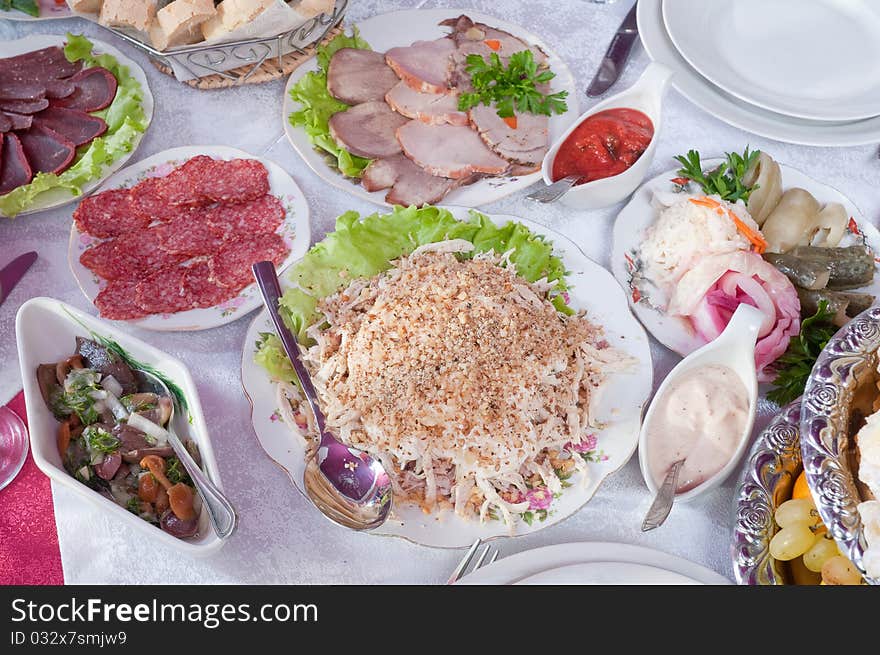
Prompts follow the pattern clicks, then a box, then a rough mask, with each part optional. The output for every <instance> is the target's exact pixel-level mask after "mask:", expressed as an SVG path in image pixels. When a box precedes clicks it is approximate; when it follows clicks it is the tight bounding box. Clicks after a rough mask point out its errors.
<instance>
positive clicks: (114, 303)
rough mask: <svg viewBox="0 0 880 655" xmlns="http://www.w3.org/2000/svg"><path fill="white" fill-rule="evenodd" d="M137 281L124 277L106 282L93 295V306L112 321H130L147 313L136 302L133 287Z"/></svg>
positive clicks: (134, 287)
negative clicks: (96, 293) (95, 294)
mask: <svg viewBox="0 0 880 655" xmlns="http://www.w3.org/2000/svg"><path fill="white" fill-rule="evenodd" d="M137 284H138V281H137V280H136V279H131V278H125V279H120V280H113V281H112V282H108V283H107V286H105V287H104V288H103V289H101V291H100V293H98V295H97V296H96V297H95V307H97V308H98V311H99V312H100V313H101V316H103V317H104V318H109V319H111V320H114V321H130V320H133V319H136V318H143V317H144V316H146V315H147V312H145V311H144V310H143V309H142V308H141V307H140V306H139V305H138V304H137V302H136V299H135V289H136V287H137Z"/></svg>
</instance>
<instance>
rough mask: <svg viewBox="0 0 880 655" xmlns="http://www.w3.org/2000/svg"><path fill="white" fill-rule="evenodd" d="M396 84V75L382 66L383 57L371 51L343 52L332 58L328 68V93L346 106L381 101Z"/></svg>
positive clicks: (345, 49) (347, 49)
mask: <svg viewBox="0 0 880 655" xmlns="http://www.w3.org/2000/svg"><path fill="white" fill-rule="evenodd" d="M397 82H398V78H397V74H396V73H395V72H394V71H393V70H391V68H389V67H388V64H386V63H385V55H384V54H382V53H381V52H374V51H373V50H360V49H358V48H342V49H340V50H337V51H336V53H335V54H334V55H333V57H331V59H330V65H329V66H328V68H327V91H329V92H330V95H331V96H333V97H334V98H336V99H337V100H339V101H340V102H344V103H345V104H347V105H359V104H360V103H362V102H370V101H372V100H382V99H383V98H384V97H385V94H386V93H387V92H388V91H389V90H390V89H391V87H393V86H394V85H395V84H397Z"/></svg>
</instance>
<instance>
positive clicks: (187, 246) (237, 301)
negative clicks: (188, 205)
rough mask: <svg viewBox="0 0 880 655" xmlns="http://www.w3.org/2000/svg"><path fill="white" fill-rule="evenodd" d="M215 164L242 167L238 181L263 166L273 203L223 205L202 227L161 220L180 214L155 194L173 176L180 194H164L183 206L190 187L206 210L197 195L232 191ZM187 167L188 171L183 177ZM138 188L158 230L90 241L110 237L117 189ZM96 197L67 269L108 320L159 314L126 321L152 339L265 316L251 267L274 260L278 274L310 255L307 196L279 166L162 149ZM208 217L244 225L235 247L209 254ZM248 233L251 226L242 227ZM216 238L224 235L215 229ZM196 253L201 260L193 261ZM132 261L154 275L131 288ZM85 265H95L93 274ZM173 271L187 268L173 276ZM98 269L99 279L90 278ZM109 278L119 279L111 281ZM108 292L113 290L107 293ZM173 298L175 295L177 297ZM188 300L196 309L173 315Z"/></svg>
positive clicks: (235, 154)
mask: <svg viewBox="0 0 880 655" xmlns="http://www.w3.org/2000/svg"><path fill="white" fill-rule="evenodd" d="M211 160H218V161H220V160H223V161H230V160H237V161H236V162H234V164H235V166H234V167H235V168H236V169H237V170H238V174H239V175H240V176H241V175H244V176H248V175H251V174H252V171H254V170H260V169H261V168H262V167H260V166H259V165H255V164H256V162H259V164H262V165H263V166H265V168H266V170H267V171H268V174H269V175H268V194H267V195H263V196H262V197H260V198H256V199H252V200H247V201H246V202H242V203H240V204H229V203H227V204H223V202H220V204H217V205H211V204H208V205H205V206H203V207H202V208H201V209H198V210H194V214H193V215H192V216H196V215H197V216H198V219H196V218H190V217H189V216H187V218H186V220H179V219H177V218H174V217H171V216H170V215H163V210H167V211H169V212H170V213H172V214H173V213H174V211H178V210H179V209H180V207H181V205H175V206H172V205H169V204H167V203H166V204H163V202H162V200H161V199H160V198H159V197H158V195H154V194H151V193H148V192H149V191H150V189H149V187H150V186H151V185H154V184H158V181H159V180H160V179H161V178H165V177H166V176H168V175H169V174H171V173H172V171H173V172H174V176H173V177H171V178H168V180H169V181H173V182H174V186H173V188H171V187H169V186H168V185H166V187H165V189H166V191H165V195H166V197H168V196H170V195H171V192H172V191H173V192H174V193H177V192H178V191H180V194H181V195H180V197H179V198H176V199H175V200H176V201H179V202H183V201H186V198H185V197H183V195H182V194H183V193H184V191H185V190H186V188H187V185H188V184H192V187H191V193H192V194H193V197H194V198H196V197H198V198H202V200H200V202H202V203H203V205H204V203H205V202H207V201H205V200H204V198H203V196H202V195H200V194H202V193H209V194H217V195H218V197H222V194H223V193H224V191H225V188H224V184H223V179H222V176H217V175H210V173H211V170H210V166H211ZM250 161H253V162H254V163H253V164H252V163H249V162H250ZM188 162H189V163H188ZM184 163H188V165H187V167H186V168H185V169H181V168H180V167H181V166H182V165H183V164H184ZM206 166H207V168H206ZM181 171H183V172H181ZM238 179H239V180H240V179H241V178H240V177H239V178H238ZM152 180H156V182H152ZM264 180H265V177H264ZM200 181H201V183H200ZM138 184H141V186H140V187H138V188H139V189H143V190H145V191H146V192H147V193H145V194H144V195H143V197H141V198H140V200H141V201H142V202H144V203H147V202H149V203H150V204H148V205H147V204H145V205H144V206H145V207H146V211H147V212H148V213H149V215H150V216H153V217H157V219H156V222H153V223H152V224H151V225H152V227H149V228H148V227H147V223H149V221H148V222H146V223H144V224H143V225H139V224H137V223H135V224H134V225H132V224H129V225H127V226H126V227H125V229H126V230H128V231H126V232H125V233H123V234H121V235H117V236H115V238H114V239H113V242H112V243H111V242H110V241H109V240H105V239H102V238H99V237H98V236H93V234H95V233H97V234H100V235H102V236H107V237H110V238H113V230H114V222H113V221H112V220H106V219H105V218H104V217H103V215H102V211H106V212H107V214H108V215H109V214H112V213H113V211H114V210H115V207H114V205H115V203H117V202H118V201H119V198H117V195H118V194H119V193H121V192H118V190H120V189H131V188H132V187H134V186H135V185H138ZM227 186H228V185H227ZM240 188H241V187H240V186H239V185H238V184H236V185H235V190H236V191H239V190H240ZM169 189H170V190H169ZM199 190H201V191H199ZM104 192H111V193H107V194H104ZM256 192H259V193H264V194H265V193H266V190H265V188H262V189H261V188H260V187H259V186H258V185H257V186H256ZM98 194H104V195H101V196H98ZM212 197H214V196H212ZM92 198H93V199H89V200H86V201H85V202H87V203H89V205H90V209H91V211H90V213H89V215H88V216H84V215H83V216H80V219H79V221H78V222H77V221H75V222H74V223H73V224H72V226H71V230H70V243H69V245H68V261H69V264H70V270H71V271H72V272H73V276H74V277H75V278H76V281H77V283H78V284H79V286H80V289H82V291H83V293H84V294H85V295H86V297H87V298H88V299H89V300H90V301H92V302H93V303H94V302H96V298H97V297H98V295H99V294H100V293H102V292H104V293H103V296H102V297H101V299H99V300H98V302H97V304H96V306H98V307H101V308H102V314H107V313H108V311H109V312H110V313H114V312H116V314H114V316H112V317H110V318H117V319H118V318H120V317H123V316H126V315H129V314H130V313H131V310H132V308H135V307H145V308H149V310H150V311H151V312H155V313H150V314H149V315H146V316H143V317H139V318H130V319H127V322H130V323H131V324H132V325H136V326H137V327H141V328H145V329H149V330H160V331H183V330H204V329H207V328H212V327H217V326H219V325H224V324H226V323H229V322H231V321H234V320H236V319H238V318H240V317H241V316H244V315H245V314H247V313H248V312H251V311H253V310H254V309H257V308H259V307H261V306H262V299H261V297H260V292H259V289H258V288H257V285H256V283H253V282H252V281H251V280H252V277H251V276H249V275H247V274H245V273H246V272H247V271H246V269H249V267H250V263H251V262H250V260H251V259H252V258H253V257H257V258H258V259H271V260H273V261H276V263H277V269H278V271H279V272H280V271H282V270H283V269H285V268H286V267H287V266H289V265H290V264H292V263H293V262H294V261H296V260H297V259H299V258H300V257H302V256H303V255H304V254H305V252H306V250H307V249H308V247H309V242H310V238H311V234H310V230H309V208H308V205H307V204H306V200H305V197H304V196H303V193H302V191H301V190H300V188H299V187H298V186H297V184H296V182H294V181H293V179H292V178H291V177H290V175H288V174H287V173H286V172H285V171H284V169H282V168H281V167H280V166H278V164H275V163H273V162H271V161H269V160H266V159H262V158H258V157H254V156H253V155H251V154H248V153H246V152H243V151H241V150H236V149H235V148H228V147H226V146H198V147H182V148H172V149H171V150H165V151H163V152H160V153H158V154H156V155H153V156H152V157H148V158H147V159H144V160H143V161H140V162H138V163H136V164H133V165H132V166H129V167H127V168H124V169H122V170H120V171H118V172H117V173H115V174H114V175H113V176H111V177H110V178H108V179H107V180H106V181H105V182H104V184H103V185H102V186H101V188H100V189H98V190H97V192H96V194H95V195H94V196H93V197H92ZM96 200H100V202H96ZM78 212H79V210H78ZM83 214H85V213H84V212H83ZM206 215H208V216H209V219H207V220H212V219H216V220H218V221H220V219H222V224H223V225H226V226H237V228H236V231H235V238H234V239H230V238H228V237H224V236H223V234H222V232H221V236H220V237H219V239H218V240H217V242H216V244H213V247H212V244H211V242H210V241H207V239H209V238H210V235H206V234H205V232H204V230H203V227H204V222H205V220H206V219H204V216H206ZM84 218H88V219H89V222H88V223H86V222H85V221H84V220H83V219H84ZM159 221H161V222H159ZM242 221H246V222H245V223H242ZM78 223H79V225H84V224H85V225H88V230H89V232H91V233H92V234H86V233H85V232H83V231H80V228H79V227H78ZM218 224H219V223H218ZM242 225H244V226H245V227H244V228H242ZM213 234H214V235H216V234H217V232H216V230H215V231H214V232H213ZM206 243H207V244H208V245H207V246H206ZM114 244H115V246H114ZM199 248H201V250H199ZM206 248H207V250H206ZM193 249H195V250H193ZM193 252H195V253H196V254H195V255H193ZM204 252H211V253H212V255H211V257H210V258H208V257H205V256H199V254H198V253H204ZM84 253H86V254H85V255H84ZM134 253H136V255H135V254H134ZM132 257H140V258H141V261H143V258H144V257H146V258H147V259H148V260H149V261H150V264H151V266H152V270H151V271H150V272H145V273H139V274H138V275H137V276H136V277H135V278H134V279H132V278H131V277H130V276H128V275H126V273H125V271H126V269H127V268H129V267H130V266H131V262H132ZM81 258H82V259H81ZM208 259H210V262H208ZM83 262H86V263H88V264H89V266H90V268H87V267H86V266H85V265H84V264H83ZM176 266H179V267H180V268H179V269H176V270H175V269H174V267H176ZM95 270H97V271H99V272H100V273H101V276H99V275H98V274H97V273H95V272H93V271H95ZM243 271H244V272H243ZM105 277H111V278H114V277H118V279H113V280H112V281H111V282H107V280H106V279H104V278H105ZM218 281H219V283H218ZM248 282H250V283H248ZM108 284H109V285H112V286H111V287H110V288H109V289H108V290H107V291H104V289H105V288H107V286H108ZM218 284H219V287H220V288H218ZM224 284H225V285H228V286H231V287H233V288H239V287H241V286H243V288H242V289H241V290H240V291H239V292H238V293H236V294H235V295H234V296H233V297H229V294H228V293H224V290H223V285H224ZM169 289H176V290H178V291H176V292H175V293H173V294H172V293H170V292H169ZM181 295H182V296H184V297H186V298H187V300H188V303H189V304H190V305H192V306H194V307H196V308H195V309H186V310H183V311H173V308H174V307H176V306H178V304H179V300H180V297H181ZM144 311H146V310H144ZM117 314H118V315H117Z"/></svg>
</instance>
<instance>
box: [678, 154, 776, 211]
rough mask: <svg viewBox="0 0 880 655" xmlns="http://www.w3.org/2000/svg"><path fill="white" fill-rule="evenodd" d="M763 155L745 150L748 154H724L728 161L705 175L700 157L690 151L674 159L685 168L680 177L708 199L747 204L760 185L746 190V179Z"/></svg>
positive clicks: (682, 168) (679, 172) (680, 172)
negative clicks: (695, 186) (717, 197)
mask: <svg viewBox="0 0 880 655" xmlns="http://www.w3.org/2000/svg"><path fill="white" fill-rule="evenodd" d="M760 155H761V151H760V150H755V151H754V152H749V148H748V146H746V149H745V152H743V154H741V155H740V154H738V153H735V152H728V153H725V157H726V159H725V161H724V162H722V163H721V164H720V165H719V166H718V168H716V169H715V170H712V171H709V172H708V173H704V172H703V165H702V163H701V162H700V153H699V152H697V151H696V150H689V151H688V153H687V154H686V155H678V156H677V157H676V158H675V159H676V161H678V162H679V163H680V164H681V166H682V167H681V168H680V169H679V170H678V171H677V174H678V175H680V176H681V177H685V178H687V179H689V180H693V181H694V182H696V183H697V184H699V185H700V187H701V188H702V189H703V193H705V194H706V195H710V196H711V195H714V194H717V195H719V196H721V198H722V199H723V200H728V201H730V202H736V201H737V200H742V201H743V202H747V201H748V199H749V194H750V193H751V192H752V191H754V190H755V189H757V188H758V185H753V186H746V185H745V184H744V183H743V178H744V177H745V174H746V171H748V170H749V168H751V166H752V164H754V163H755V162H756V161H757V159H758V157H759V156H760Z"/></svg>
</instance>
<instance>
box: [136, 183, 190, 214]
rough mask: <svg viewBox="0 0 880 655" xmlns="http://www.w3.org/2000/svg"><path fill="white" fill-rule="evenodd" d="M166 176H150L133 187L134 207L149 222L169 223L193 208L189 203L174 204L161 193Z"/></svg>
mask: <svg viewBox="0 0 880 655" xmlns="http://www.w3.org/2000/svg"><path fill="white" fill-rule="evenodd" d="M163 180H164V178H161V177H148V178H147V179H145V180H143V181H142V182H139V183H138V184H136V185H135V186H133V187H132V189H131V201H132V208H133V209H134V211H135V213H137V214H138V215H139V216H141V217H143V218H145V219H148V220H149V222H152V221H159V222H161V223H168V222H170V221H173V220H175V219H177V218H178V217H180V216H183V215H186V214H188V213H189V212H191V211H192V210H193V209H192V207H189V206H187V205H172V204H171V203H169V202H168V200H166V199H165V198H163V197H162V195H161V194H160V193H159V188H160V187H161V186H162V184H163Z"/></svg>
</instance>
